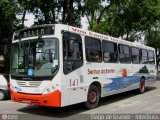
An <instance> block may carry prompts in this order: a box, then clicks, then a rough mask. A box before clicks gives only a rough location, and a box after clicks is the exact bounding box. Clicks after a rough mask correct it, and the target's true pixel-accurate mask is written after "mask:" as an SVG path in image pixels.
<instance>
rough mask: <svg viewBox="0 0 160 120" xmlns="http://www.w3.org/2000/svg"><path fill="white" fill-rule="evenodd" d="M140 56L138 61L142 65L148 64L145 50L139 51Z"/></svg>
mask: <svg viewBox="0 0 160 120" xmlns="http://www.w3.org/2000/svg"><path fill="white" fill-rule="evenodd" d="M140 54H141V57H140V58H141V59H140V61H141V63H143V64H148V54H147V50H145V49H141V50H140Z"/></svg>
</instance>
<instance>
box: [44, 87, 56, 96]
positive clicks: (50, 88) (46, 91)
mask: <svg viewBox="0 0 160 120" xmlns="http://www.w3.org/2000/svg"><path fill="white" fill-rule="evenodd" d="M55 89H56V88H55V86H51V85H50V86H48V87H46V88H45V90H44V91H43V94H48V93H51V92H53V91H54V90H55Z"/></svg>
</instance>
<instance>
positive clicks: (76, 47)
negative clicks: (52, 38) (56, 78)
mask: <svg viewBox="0 0 160 120" xmlns="http://www.w3.org/2000/svg"><path fill="white" fill-rule="evenodd" d="M63 61H64V64H63V71H64V74H68V73H70V72H72V71H74V70H76V69H77V68H79V67H81V66H82V65H83V52H82V39H81V36H80V35H78V34H73V33H69V32H64V33H63Z"/></svg>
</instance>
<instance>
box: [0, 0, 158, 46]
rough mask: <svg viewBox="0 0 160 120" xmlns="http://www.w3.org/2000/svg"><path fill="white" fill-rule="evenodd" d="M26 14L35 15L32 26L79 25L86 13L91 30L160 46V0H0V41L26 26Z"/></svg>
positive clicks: (9, 38)
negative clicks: (142, 40)
mask: <svg viewBox="0 0 160 120" xmlns="http://www.w3.org/2000/svg"><path fill="white" fill-rule="evenodd" d="M27 13H32V14H33V15H35V18H36V21H35V25H39V24H48V23H49V24H50V23H51V24H54V23H63V24H69V25H72V26H76V27H81V24H80V23H81V17H83V16H86V17H87V20H88V22H89V29H90V30H92V31H96V32H100V33H103V34H107V35H111V36H114V37H121V38H123V39H126V40H129V41H135V40H136V41H139V40H141V39H142V38H145V41H146V43H147V44H148V45H151V46H153V47H160V45H159V43H160V42H159V36H160V35H159V31H160V30H159V29H160V25H159V23H160V21H159V20H160V1H159V0H1V1H0V21H1V22H0V41H11V38H12V34H13V31H15V30H17V29H21V28H23V27H25V26H24V21H25V16H26V14H27ZM6 31H7V32H6ZM142 36H143V37H142Z"/></svg>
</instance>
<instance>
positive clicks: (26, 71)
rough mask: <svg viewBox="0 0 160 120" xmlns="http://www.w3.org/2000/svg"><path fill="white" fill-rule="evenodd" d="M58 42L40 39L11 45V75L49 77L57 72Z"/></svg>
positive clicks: (51, 39) (53, 39)
mask: <svg viewBox="0 0 160 120" xmlns="http://www.w3.org/2000/svg"><path fill="white" fill-rule="evenodd" d="M58 63H59V61H58V40H57V39H56V38H40V39H35V40H33V39H32V40H26V41H19V42H17V43H13V45H12V63H11V75H25V76H26V75H27V76H48V75H49V76H51V75H53V74H54V73H55V72H56V71H57V70H58Z"/></svg>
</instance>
